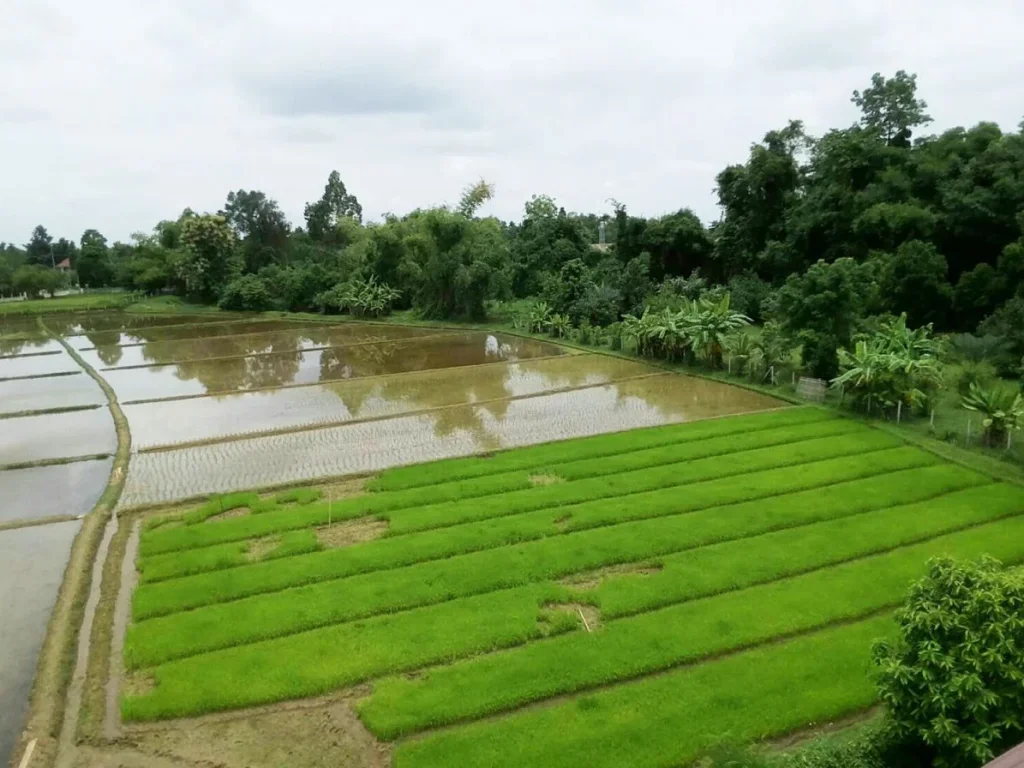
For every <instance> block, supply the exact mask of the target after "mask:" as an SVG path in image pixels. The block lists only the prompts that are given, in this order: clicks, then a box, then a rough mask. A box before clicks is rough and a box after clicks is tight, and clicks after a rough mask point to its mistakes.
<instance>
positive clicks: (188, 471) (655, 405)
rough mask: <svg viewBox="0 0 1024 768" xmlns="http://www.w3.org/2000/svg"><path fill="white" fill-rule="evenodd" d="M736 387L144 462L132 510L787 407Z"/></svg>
mask: <svg viewBox="0 0 1024 768" xmlns="http://www.w3.org/2000/svg"><path fill="white" fill-rule="evenodd" d="M783 406H784V403H782V402H780V401H778V400H775V399H773V398H770V397H766V396H764V395H760V394H758V393H755V392H750V391H748V390H744V389H739V388H737V387H730V386H729V385H727V384H720V383H718V382H713V381H706V380H703V379H693V378H690V377H686V376H680V375H677V374H668V373H666V374H660V375H656V376H651V377H647V378H643V379H632V380H628V381H623V382H617V383H611V384H603V385H598V386H593V387H588V388H586V389H578V390H572V391H569V392H561V393H558V394H542V395H537V396H532V397H526V398H523V399H519V400H498V401H491V402H488V403H481V404H479V405H468V406H454V407H451V408H440V409H438V410H436V411H431V412H429V413H425V414H417V415H411V416H397V417H394V418H389V419H384V420H382V421H372V422H357V423H354V424H349V425H344V426H340V427H327V428H321V429H311V430H307V431H302V432H294V433H288V434H278V435H271V436H264V437H253V438H246V439H243V440H237V441H232V442H224V443H214V444H211V445H203V446H195V447H189V448H179V449H174V450H168V451H162V452H159V453H146V454H139V455H137V456H134V457H133V458H132V468H131V471H130V472H129V473H128V479H127V483H126V486H125V491H124V494H123V495H122V498H121V503H122V505H123V506H134V505H139V504H152V503H157V502H164V501H170V500H173V499H178V498H184V497H191V496H196V495H199V494H205V493H213V492H223V491H231V490H241V489H245V488H255V487H260V486H266V485H271V484H277V483H290V482H299V481H303V480H311V479H314V478H318V477H329V476H334V475H346V474H356V473H362V472H373V471H379V470H381V469H385V468H387V467H392V466H397V465H402V464H412V463H416V462H423V461H431V460H436V459H443V458H449V457H454V456H466V455H470V454H473V453H480V452H485V451H493V450H500V449H503V448H514V447H518V446H524V445H532V444H534V443H542V442H548V441H552V440H564V439H569V438H574V437H586V436H588V435H595V434H601V433H605V432H617V431H622V430H627V429H635V428H639V427H649V426H656V425H659V424H668V423H676V422H683V421H691V420H696V419H704V418H710V417H713V416H725V415H729V414H733V413H748V412H753V411H759V410H767V409H771V408H779V407H783Z"/></svg>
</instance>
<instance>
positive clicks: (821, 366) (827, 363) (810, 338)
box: [800, 331, 839, 381]
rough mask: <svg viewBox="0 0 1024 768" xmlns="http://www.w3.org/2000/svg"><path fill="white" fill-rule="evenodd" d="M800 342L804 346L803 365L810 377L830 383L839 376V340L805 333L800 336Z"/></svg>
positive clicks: (824, 335)
mask: <svg viewBox="0 0 1024 768" xmlns="http://www.w3.org/2000/svg"><path fill="white" fill-rule="evenodd" d="M800 341H801V342H802V343H803V345H804V346H803V353H802V360H803V364H804V367H805V368H807V371H808V372H809V373H810V374H811V376H814V377H815V378H818V379H824V380H825V381H832V379H834V378H836V377H837V376H838V375H839V339H837V338H836V337H835V336H831V335H829V334H822V333H814V332H812V331H805V332H803V333H801V334H800Z"/></svg>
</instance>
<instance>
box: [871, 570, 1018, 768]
mask: <svg viewBox="0 0 1024 768" xmlns="http://www.w3.org/2000/svg"><path fill="white" fill-rule="evenodd" d="M896 623H897V626H898V630H899V633H898V637H897V638H896V640H895V641H894V642H888V641H882V642H879V643H877V644H876V646H875V649H874V658H875V663H876V664H877V666H878V668H879V676H878V688H879V693H880V695H881V698H882V701H883V702H884V703H885V704H886V705H887V707H888V710H889V716H890V732H891V734H892V736H893V737H894V738H895V739H897V740H898V741H901V742H904V743H907V744H910V745H917V746H919V747H920V748H921V749H922V750H923V751H930V752H933V753H934V755H935V764H936V765H938V766H946V767H948V768H960V767H961V766H962V767H963V768H976V767H977V766H979V765H981V764H983V763H985V762H986V761H988V760H991V759H992V758H993V757H994V756H995V755H997V754H999V753H1001V752H1002V751H1004V750H1005V749H1007V748H1009V747H1011V746H1013V745H1014V744H1016V743H1017V742H1018V741H1019V740H1020V739H1021V737H1022V736H1024V727H1022V722H1021V712H1024V580H1022V578H1021V576H1020V575H1018V574H1016V573H1012V572H1006V571H1003V570H1002V568H1001V567H1000V565H999V563H998V562H997V561H995V560H993V559H991V558H985V559H983V560H982V561H980V562H978V563H958V562H956V561H954V560H952V559H950V558H940V559H937V560H933V561H931V562H930V563H929V567H928V574H927V576H925V578H924V579H922V580H921V581H919V582H917V583H916V584H915V585H914V586H913V587H911V590H910V594H909V596H908V598H907V602H906V604H905V605H904V606H903V607H902V608H900V609H899V610H898V611H897V612H896Z"/></svg>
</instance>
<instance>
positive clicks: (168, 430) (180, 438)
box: [125, 355, 652, 447]
mask: <svg viewBox="0 0 1024 768" xmlns="http://www.w3.org/2000/svg"><path fill="white" fill-rule="evenodd" d="M651 372H652V369H650V368H648V367H647V366H645V365H642V364H641V363H637V362H632V361H628V360H620V359H617V358H611V357H605V356H602V355H565V356H562V357H554V358H546V359H543V360H521V361H519V362H515V363H495V364H490V365H487V364H485V365H477V366H471V367H468V368H452V369H441V370H435V371H425V372H422V373H410V374H405V375H402V376H384V377H376V378H363V379H358V378H357V379H351V380H348V381H341V382H336V383H331V384H323V385H319V386H310V387H290V388H284V389H278V390H272V391H265V392H250V393H243V394H232V395H225V396H220V397H209V398H198V399H191V400H181V401H171V402H155V403H145V404H139V405H128V406H125V413H126V415H127V416H128V420H129V423H130V424H131V428H132V441H133V444H134V445H135V446H136V447H151V446H155V445H167V444H173V443H181V442H187V441H194V440H207V439H211V438H217V437H226V436H230V435H236V434H242V433H245V432H258V431H273V430H278V429H286V428H295V427H299V426H308V425H315V424H325V423H340V422H344V421H350V420H355V419H370V418H380V417H386V416H395V415H400V414H403V413H408V412H409V411H417V410H425V409H432V408H440V407H446V406H452V405H461V404H471V403H482V402H484V401H491V402H489V403H488V404H487V405H486V406H484V407H485V408H486V409H487V410H488V411H489V412H490V413H491V414H492V416H494V417H501V416H502V415H503V413H504V410H505V409H506V408H507V407H508V403H507V402H506V400H507V399H508V398H512V397H522V396H524V395H533V394H539V393H543V392H550V391H552V390H557V389H566V388H569V387H576V386H581V385H585V384H599V383H605V382H609V381H618V380H621V379H625V378H629V377H634V376H643V375H649V374H650V373H651ZM458 426H459V425H458V423H454V422H450V421H448V422H442V417H439V420H438V426H437V429H438V430H439V432H440V433H444V432H445V431H451V430H452V429H455V428H457V427H458Z"/></svg>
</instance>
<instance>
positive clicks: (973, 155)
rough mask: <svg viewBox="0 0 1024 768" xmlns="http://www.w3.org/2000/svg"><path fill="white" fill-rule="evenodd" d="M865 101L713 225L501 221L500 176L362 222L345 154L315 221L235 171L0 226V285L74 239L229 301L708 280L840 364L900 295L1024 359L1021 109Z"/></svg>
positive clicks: (624, 299) (147, 275)
mask: <svg viewBox="0 0 1024 768" xmlns="http://www.w3.org/2000/svg"><path fill="white" fill-rule="evenodd" d="M852 101H853V102H854V103H855V104H856V105H857V106H858V107H859V108H860V110H861V118H860V120H859V121H858V122H857V123H856V124H854V125H851V126H849V127H846V128H840V129H834V130H830V131H828V132H827V133H825V134H824V135H823V136H820V137H814V136H810V135H809V134H808V133H807V132H806V131H805V129H804V126H803V124H802V123H801V122H800V121H798V120H794V121H791V122H790V123H789V124H788V125H786V126H784V127H782V128H779V129H777V130H773V131H769V132H768V133H767V134H766V135H765V136H764V138H763V139H762V140H761V141H759V142H757V143H755V144H753V145H752V146H751V148H750V152H749V156H748V157H747V158H746V161H745V162H743V163H740V164H735V165H731V166H729V167H727V168H725V169H724V170H723V171H722V172H721V173H719V174H718V176H717V179H716V180H717V194H718V202H719V205H720V208H721V217H720V219H719V220H718V221H716V222H714V223H712V224H711V225H709V226H708V225H705V224H704V223H703V222H702V221H701V220H700V218H699V217H698V216H697V215H696V214H695V213H694V212H693V211H692V210H691V209H689V208H683V209H681V210H679V211H677V212H675V213H670V214H667V215H664V216H657V217H651V218H645V217H640V216H634V215H631V214H630V213H629V212H628V209H627V207H626V205H624V204H622V203H619V202H617V201H610V210H608V211H605V212H599V213H571V212H566V211H565V209H564V208H561V207H559V205H558V204H557V202H556V201H555V200H554V199H553V198H551V197H549V196H547V195H536V196H534V197H533V198H532V199H531V200H529V201H528V202H527V203H526V205H525V208H524V214H523V216H522V218H521V219H520V220H519V221H511V222H505V221H500V220H499V219H497V218H494V217H486V216H481V215H478V214H479V210H480V208H481V206H482V205H483V204H484V203H486V201H487V200H488V199H490V197H491V196H492V195H493V193H494V189H493V187H492V186H491V185H489V184H487V183H486V182H483V181H481V182H479V183H477V184H474V185H471V186H469V187H468V188H467V189H466V190H465V192H464V193H463V195H462V198H461V199H460V200H459V201H458V203H456V204H453V205H443V206H436V207H432V208H427V209H418V210H415V211H412V212H411V213H408V214H406V215H404V216H396V215H392V214H385V215H384V216H383V217H382V219H381V220H380V221H374V222H364V221H363V211H362V206H361V205H360V203H359V200H358V199H357V197H356V195H355V194H353V193H352V192H350V191H349V190H348V189H347V188H346V186H345V184H344V182H343V181H342V180H341V177H340V175H339V174H338V173H337V172H336V171H335V172H332V173H331V174H330V176H329V178H328V180H327V184H326V186H325V187H324V191H323V194H322V195H321V196H320V197H319V198H318V199H315V200H313V201H311V202H309V203H308V204H307V205H306V206H305V209H304V222H303V225H301V226H293V224H292V223H291V222H289V221H288V220H287V218H286V217H285V215H284V214H283V212H282V211H281V209H280V207H279V205H278V203H277V202H276V201H275V200H274V199H272V198H271V197H269V196H268V195H266V194H265V193H264V192H261V191H258V190H238V191H233V192H230V193H228V195H227V198H226V200H225V203H224V206H223V208H222V209H221V210H220V211H217V212H214V213H204V214H199V213H196V212H194V211H192V210H185V211H184V212H183V213H182V214H181V215H180V216H178V217H177V218H176V219H173V220H170V219H169V220H165V221H161V222H159V223H158V224H157V225H156V227H155V228H154V229H153V230H152V231H151V232H149V233H137V234H134V235H133V236H132V237H131V239H130V241H129V242H127V243H124V242H115V243H112V244H111V243H109V242H108V241H107V239H106V238H105V237H104V236H103V235H102V234H100V233H99V232H98V231H96V230H94V229H90V230H87V231H86V232H85V233H83V235H82V236H81V238H80V240H79V242H77V243H75V242H72V241H69V240H66V239H64V238H61V239H59V240H57V241H56V242H55V241H54V240H53V238H52V237H51V236H50V234H49V233H48V232H47V231H46V229H45V228H44V227H42V226H39V227H36V229H35V230H34V232H33V233H32V236H31V239H30V240H29V242H28V243H27V244H26V245H25V246H24V247H22V248H19V247H17V246H13V245H9V244H0V256H2V258H0V292H6V293H10V292H27V293H31V294H36V293H39V292H41V291H46V290H49V288H50V287H51V286H52V282H51V283H47V282H46V280H45V279H43V278H42V277H41V275H42V274H43V273H44V272H46V271H47V269H48V268H49V269H50V270H51V271H52V267H53V265H55V264H57V263H59V262H60V261H61V260H63V259H64V258H67V259H68V260H69V261H70V263H71V265H72V267H73V269H74V270H75V272H76V273H77V277H78V280H79V281H80V282H81V284H82V285H86V286H89V287H99V286H121V287H124V288H128V289H132V290H139V291H146V292H160V291H169V292H174V293H178V294H181V295H183V296H186V297H188V298H189V299H191V300H194V301H200V302H210V303H212V302H217V303H219V304H220V305H221V306H223V307H225V308H230V309H243V310H264V309H271V308H276V309H284V310H292V311H324V312H351V313H353V314H362V315H379V314H383V313H386V312H388V311H390V310H391V309H392V308H398V309H409V308H411V309H415V310H417V311H418V312H419V313H420V314H421V315H422V316H424V317H429V318H470V319H483V318H484V317H485V316H486V312H487V305H488V302H489V301H491V300H496V299H502V300H504V299H531V298H532V299H535V300H538V301H543V302H544V303H545V304H546V305H547V306H548V307H549V308H550V310H551V311H552V312H553V313H556V314H557V315H559V317H560V318H564V319H565V320H566V321H567V322H568V323H571V324H572V325H574V326H578V325H579V324H581V323H587V324H589V325H591V326H606V325H609V324H612V323H615V322H617V321H620V320H622V319H623V318H625V317H627V316H630V315H633V316H639V315H641V314H642V313H643V311H644V309H645V308H651V307H659V308H665V307H670V306H672V305H673V302H675V308H676V309H677V310H678V309H679V306H680V303H681V302H682V301H684V300H686V299H687V298H692V297H690V294H691V293H692V292H693V291H692V289H693V286H695V285H702V286H704V289H706V290H715V289H716V288H717V289H720V290H721V289H724V290H727V291H728V292H729V293H731V296H732V306H733V308H734V309H735V310H737V311H739V312H741V313H743V314H745V315H747V316H749V317H750V318H752V319H753V320H755V321H758V322H760V321H765V320H775V321H777V322H778V323H779V324H780V325H781V326H783V327H784V329H785V330H786V331H787V332H788V333H791V334H792V335H793V337H794V338H796V339H797V340H798V341H799V342H800V343H801V344H802V350H803V352H802V353H803V355H804V363H805V365H806V367H807V368H808V369H809V370H811V371H812V372H813V373H815V374H816V375H819V376H821V377H823V378H832V377H834V376H835V375H836V373H837V371H838V370H839V359H838V355H839V353H838V350H840V349H843V348H850V347H851V345H852V341H853V338H854V335H855V334H857V333H858V332H859V331H861V330H862V328H863V325H864V323H865V322H866V321H867V320H868V319H869V318H871V317H874V316H879V315H885V314H892V315H898V314H900V313H905V314H906V315H907V321H908V323H909V324H910V325H911V326H913V327H917V326H921V325H925V324H932V325H933V327H934V329H935V330H936V331H966V332H974V331H977V330H978V329H980V331H981V332H982V333H986V334H993V335H999V336H1001V337H1004V338H1006V339H1008V340H1009V342H1010V345H1011V347H1012V353H1013V354H1014V355H1016V359H1017V361H1018V362H1019V360H1020V356H1021V355H1024V296H1022V295H1021V290H1022V289H1021V286H1022V277H1024V213H1022V211H1024V135H1022V133H1024V123H1022V124H1021V128H1020V130H1018V132H1016V133H1012V132H1011V133H1003V132H1002V131H1001V130H1000V128H999V127H998V126H997V125H996V124H994V123H986V122H982V123H978V124H977V125H975V126H974V127H972V128H953V129H950V130H947V131H945V132H944V133H942V134H939V135H921V136H917V135H915V134H916V133H922V129H923V127H924V126H926V125H927V124H928V123H929V122H930V120H931V118H930V117H929V116H928V114H927V104H926V103H925V101H924V100H922V99H920V98H919V97H918V95H917V81H916V76H914V75H911V74H907V73H906V72H903V71H900V72H897V73H896V74H895V75H894V76H893V77H891V78H886V77H883V76H881V75H878V74H876V75H875V76H874V77H873V78H872V81H871V84H870V85H869V86H868V87H867V88H865V89H864V90H863V91H855V92H854V93H853V96H852ZM601 232H603V233H604V234H605V238H604V239H605V241H606V242H604V243H601V242H600V240H601V237H600V234H599V233H601Z"/></svg>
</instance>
